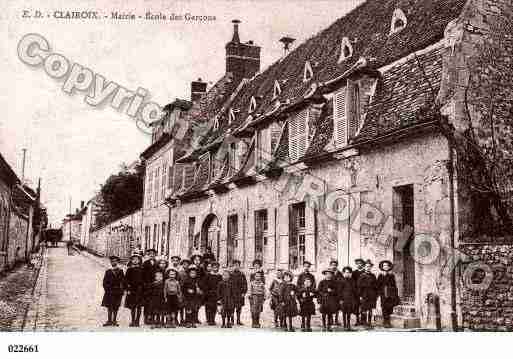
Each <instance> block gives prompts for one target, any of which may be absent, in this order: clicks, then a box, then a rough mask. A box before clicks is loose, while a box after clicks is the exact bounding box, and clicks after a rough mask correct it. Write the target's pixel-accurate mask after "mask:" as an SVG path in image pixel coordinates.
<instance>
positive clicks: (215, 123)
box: [214, 117, 219, 131]
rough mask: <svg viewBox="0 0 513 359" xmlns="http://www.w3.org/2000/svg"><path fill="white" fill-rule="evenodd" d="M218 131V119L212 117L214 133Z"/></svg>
mask: <svg viewBox="0 0 513 359" xmlns="http://www.w3.org/2000/svg"><path fill="white" fill-rule="evenodd" d="M218 129H219V119H218V118H217V117H214V131H217V130H218Z"/></svg>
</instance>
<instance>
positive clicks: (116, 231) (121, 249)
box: [87, 210, 142, 259]
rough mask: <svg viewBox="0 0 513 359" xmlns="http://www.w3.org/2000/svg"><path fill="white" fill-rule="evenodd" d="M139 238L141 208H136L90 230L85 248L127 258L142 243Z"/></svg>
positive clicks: (103, 254)
mask: <svg viewBox="0 0 513 359" xmlns="http://www.w3.org/2000/svg"><path fill="white" fill-rule="evenodd" d="M141 238H142V236H141V210H138V211H136V212H133V213H131V214H129V215H127V216H125V217H122V218H120V219H118V220H116V221H114V222H111V223H109V224H108V225H106V226H103V227H101V228H99V229H97V230H94V231H92V232H91V233H90V234H89V241H88V244H87V249H88V250H90V251H91V252H93V253H96V254H98V255H102V256H111V255H115V256H118V257H120V258H122V259H127V258H128V257H129V256H130V254H132V252H133V251H134V249H135V248H136V246H137V245H138V244H142V243H141Z"/></svg>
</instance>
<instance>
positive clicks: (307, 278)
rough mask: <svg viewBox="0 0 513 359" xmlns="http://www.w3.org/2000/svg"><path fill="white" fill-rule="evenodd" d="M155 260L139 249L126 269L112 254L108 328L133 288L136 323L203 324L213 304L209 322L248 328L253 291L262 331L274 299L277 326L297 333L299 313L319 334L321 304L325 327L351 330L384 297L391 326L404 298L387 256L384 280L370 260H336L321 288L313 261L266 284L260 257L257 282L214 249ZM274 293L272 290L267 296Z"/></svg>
mask: <svg viewBox="0 0 513 359" xmlns="http://www.w3.org/2000/svg"><path fill="white" fill-rule="evenodd" d="M147 255H148V259H147V260H146V261H144V262H143V261H142V257H141V255H140V254H133V255H132V256H131V258H130V261H129V263H128V268H127V270H126V273H123V270H122V269H120V268H119V258H117V257H115V256H112V257H110V260H111V264H112V268H111V269H108V270H107V271H106V273H105V277H104V281H103V287H104V289H105V295H104V297H103V301H102V305H103V306H105V307H107V310H108V320H107V322H106V323H105V324H104V326H117V325H118V324H117V312H118V309H119V307H120V305H121V302H122V298H123V295H124V293H125V292H126V297H125V307H126V308H129V309H130V311H131V323H130V326H132V327H138V326H140V319H141V316H142V315H143V316H144V323H145V324H147V325H151V326H152V327H157V328H158V327H171V328H173V327H176V326H179V325H181V326H185V327H189V328H194V327H196V325H197V324H199V320H198V313H199V310H200V308H201V307H202V306H204V308H205V318H206V322H207V324H208V325H212V326H214V325H216V321H215V318H216V314H217V313H219V314H220V316H221V327H222V328H231V327H232V326H234V325H235V324H237V325H242V322H241V311H242V308H243V306H244V305H245V298H246V296H247V297H248V299H249V304H250V311H251V318H252V327H253V328H260V327H261V324H260V315H261V313H262V312H263V310H264V303H265V301H266V299H267V298H268V297H270V303H269V304H270V308H271V309H272V310H273V312H274V324H275V327H277V328H282V329H283V330H286V331H294V318H295V317H296V316H298V315H299V316H300V317H301V329H302V330H303V331H312V327H311V319H312V316H313V315H315V314H316V305H315V302H316V301H317V303H318V304H319V311H320V313H321V316H322V329H323V331H331V330H332V327H333V325H340V323H339V312H341V313H342V320H343V326H344V328H345V329H346V330H350V328H351V315H353V314H354V315H356V318H357V324H362V325H366V326H367V327H369V328H370V327H371V319H372V311H373V309H374V308H375V307H376V302H377V298H378V297H380V298H381V306H382V312H383V318H384V325H385V327H388V326H390V314H391V313H392V310H393V307H394V306H395V305H397V304H398V303H399V300H398V295H397V286H396V283H395V277H394V274H393V273H392V272H391V270H392V267H393V265H392V263H391V262H390V261H386V260H385V261H381V262H380V264H379V267H380V269H381V270H382V273H381V274H379V276H378V277H376V276H375V275H374V274H373V273H372V271H371V270H372V266H373V264H372V262H371V261H370V260H367V261H363V260H362V259H357V260H356V265H357V268H356V269H355V270H354V271H353V270H352V268H351V267H344V268H343V269H342V271H339V270H338V263H337V261H336V260H332V261H331V262H330V267H329V268H328V269H326V270H324V271H323V272H322V274H323V276H324V278H323V279H322V280H321V281H320V282H319V284H318V285H316V279H315V277H314V275H313V274H312V273H311V272H310V268H311V263H309V262H307V261H305V262H304V265H303V271H302V272H301V273H300V274H299V275H298V277H297V281H296V282H295V283H294V275H293V274H292V273H291V272H289V271H284V270H277V272H276V278H275V279H273V281H272V282H271V284H270V286H269V290H267V289H266V284H265V273H264V271H263V269H262V263H261V261H260V260H255V261H253V271H252V273H251V274H250V276H249V283H248V281H247V279H246V276H245V275H244V273H243V272H242V271H241V270H240V265H241V263H240V261H238V260H234V261H233V262H232V267H231V268H230V269H225V270H223V271H222V273H219V269H220V266H219V263H217V262H216V261H215V258H214V257H213V255H212V254H211V252H210V251H207V253H206V254H204V255H203V256H201V255H194V256H192V258H191V260H188V259H183V260H181V259H180V258H179V257H178V256H173V257H171V262H170V263H168V262H167V260H165V259H156V252H155V251H154V250H152V249H150V250H148V251H147ZM268 292H269V295H268V294H267V293H268Z"/></svg>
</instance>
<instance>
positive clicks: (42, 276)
mask: <svg viewBox="0 0 513 359" xmlns="http://www.w3.org/2000/svg"><path fill="white" fill-rule="evenodd" d="M47 270H48V250H46V251H45V253H44V255H43V256H42V259H41V265H40V267H39V270H38V272H37V274H36V275H37V279H36V281H35V285H34V288H33V290H32V299H33V301H32V303H31V304H30V305H29V306H28V308H27V311H26V313H25V315H24V317H23V322H22V324H21V331H36V330H37V324H38V320H39V318H40V317H41V313H40V311H41V310H44V308H46V299H47V278H48V277H47Z"/></svg>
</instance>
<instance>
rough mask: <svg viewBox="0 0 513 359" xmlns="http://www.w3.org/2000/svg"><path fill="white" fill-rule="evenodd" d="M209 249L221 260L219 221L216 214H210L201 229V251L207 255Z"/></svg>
mask: <svg viewBox="0 0 513 359" xmlns="http://www.w3.org/2000/svg"><path fill="white" fill-rule="evenodd" d="M207 247H210V248H211V249H212V253H214V255H215V256H216V259H219V220H218V219H217V217H216V216H215V215H214V214H209V215H208V216H207V218H205V220H204V221H203V225H202V227H201V244H200V251H201V252H202V253H205V249H206V248H207Z"/></svg>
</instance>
